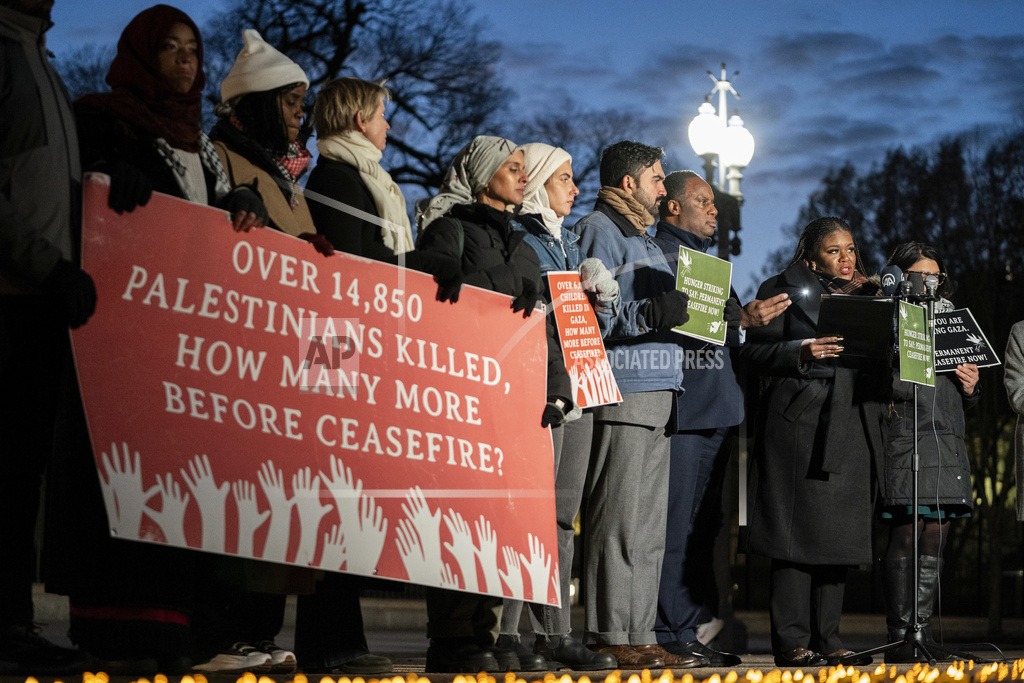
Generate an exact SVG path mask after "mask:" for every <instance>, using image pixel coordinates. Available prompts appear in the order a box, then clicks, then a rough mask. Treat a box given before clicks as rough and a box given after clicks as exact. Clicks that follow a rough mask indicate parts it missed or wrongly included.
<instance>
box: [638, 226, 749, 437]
mask: <svg viewBox="0 0 1024 683" xmlns="http://www.w3.org/2000/svg"><path fill="white" fill-rule="evenodd" d="M654 240H655V241H656V242H657V243H658V244H659V245H661V248H662V250H663V251H664V252H665V258H666V259H668V262H669V263H670V264H672V267H673V270H675V269H677V268H678V261H679V247H681V246H682V247H687V248H688V249H694V250H696V251H700V252H702V253H707V251H708V247H709V246H710V245H711V240H710V239H704V238H701V237H698V236H697V235H694V234H693V233H692V232H687V231H686V230H681V229H679V228H677V227H676V226H674V225H672V224H671V223H666V222H665V221H659V222H658V225H657V232H656V233H655V235H654ZM731 296H734V297H735V296H736V293H735V292H731ZM674 336H675V337H677V338H678V341H679V342H680V344H682V345H683V346H684V348H685V353H684V356H683V368H684V369H683V391H682V392H681V393H680V394H679V396H678V397H677V399H676V412H677V414H678V415H679V431H681V432H683V431H690V430H698V429H717V428H719V427H733V426H735V425H738V424H739V423H740V422H743V389H742V387H741V386H740V381H739V379H738V377H737V373H736V369H735V368H734V367H733V359H732V354H733V351H734V350H735V349H736V348H737V347H738V346H739V344H740V335H739V331H735V332H733V331H732V330H730V331H729V334H728V335H727V337H726V345H725V346H714V345H707V344H691V343H684V340H686V339H688V338H687V337H683V336H682V335H674ZM690 341H695V340H690Z"/></svg>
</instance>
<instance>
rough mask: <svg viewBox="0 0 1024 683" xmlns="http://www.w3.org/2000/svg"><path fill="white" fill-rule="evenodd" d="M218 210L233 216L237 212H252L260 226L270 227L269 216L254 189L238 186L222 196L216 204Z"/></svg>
mask: <svg viewBox="0 0 1024 683" xmlns="http://www.w3.org/2000/svg"><path fill="white" fill-rule="evenodd" d="M217 208H218V209H224V210H225V211H227V212H228V213H229V214H231V215H232V216H234V215H235V214H236V213H237V212H239V211H245V212H246V213H248V212H252V213H254V214H256V217H257V218H259V219H260V223H261V224H262V225H270V214H269V213H267V207H266V205H265V204H264V203H263V197H261V196H260V193H259V192H257V191H256V190H255V189H253V188H251V187H249V186H248V185H239V186H238V187H236V188H235V189H233V190H231V192H228V193H227V194H226V195H224V198H223V199H221V200H220V201H219V202H217Z"/></svg>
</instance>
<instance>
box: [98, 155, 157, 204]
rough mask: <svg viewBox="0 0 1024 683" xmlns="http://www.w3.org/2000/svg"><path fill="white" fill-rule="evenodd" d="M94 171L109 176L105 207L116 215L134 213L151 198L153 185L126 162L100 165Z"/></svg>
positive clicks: (140, 172)
mask: <svg viewBox="0 0 1024 683" xmlns="http://www.w3.org/2000/svg"><path fill="white" fill-rule="evenodd" d="M96 170H97V171H99V172H101V173H106V174H107V175H108V176H110V195H109V196H108V197H107V206H109V207H110V208H111V209H113V210H114V211H117V212H118V213H124V212H125V211H134V210H135V208H136V207H139V206H145V205H146V204H148V203H149V198H150V197H152V196H153V185H152V183H150V182H149V178H147V177H146V176H145V175H144V174H143V173H142V171H140V170H139V169H137V168H135V167H134V166H132V165H131V164H129V163H128V162H126V161H123V160H119V161H112V162H108V163H103V164H100V165H99V166H97V167H96Z"/></svg>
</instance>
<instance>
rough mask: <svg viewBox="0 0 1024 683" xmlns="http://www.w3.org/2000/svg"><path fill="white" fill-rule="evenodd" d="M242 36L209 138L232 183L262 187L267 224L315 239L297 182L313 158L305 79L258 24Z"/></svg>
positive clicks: (224, 83) (223, 85)
mask: <svg viewBox="0 0 1024 683" xmlns="http://www.w3.org/2000/svg"><path fill="white" fill-rule="evenodd" d="M242 38H243V40H244V41H245V46H244V47H243V48H242V50H241V51H240V52H239V53H238V58H237V59H236V60H235V63H234V65H233V66H232V67H231V71H230V72H229V73H228V75H227V77H226V78H225V79H224V81H223V82H222V83H221V86H220V93H221V103H220V104H219V105H217V108H216V110H215V111H216V113H217V116H218V117H220V120H219V121H218V122H217V125H215V126H214V127H213V130H212V131H210V139H211V140H213V142H214V148H215V149H216V150H217V154H218V155H219V156H220V159H221V163H222V164H223V165H224V168H225V170H226V171H227V173H228V178H229V179H230V180H231V183H232V185H233V186H238V185H248V186H250V187H254V189H256V191H257V192H259V193H260V195H261V196H262V198H263V202H264V204H266V206H267V212H268V213H269V214H270V222H269V225H270V226H271V227H274V228H276V229H278V230H281V231H282V232H286V233H288V234H289V235H293V236H301V237H303V238H305V239H308V240H310V241H313V240H314V239H315V230H314V228H313V219H312V217H311V216H310V214H309V208H308V207H307V205H306V201H305V198H304V197H303V195H302V188H301V187H299V184H298V180H299V178H300V177H302V175H303V174H304V173H305V172H306V167H307V166H308V165H309V161H310V159H311V158H312V155H311V154H310V153H309V151H308V150H307V149H306V147H305V138H306V137H307V135H306V133H307V129H306V128H307V127H305V126H303V119H304V118H305V112H304V111H303V103H304V101H305V99H306V89H307V88H308V87H309V79H308V78H307V77H306V74H305V72H304V71H303V70H302V67H300V66H299V65H298V64H296V63H295V62H294V61H293V60H291V59H290V58H289V57H287V56H286V55H284V54H282V53H281V52H280V51H279V50H277V49H276V48H275V47H274V46H272V45H271V44H270V43H268V42H266V41H265V40H263V38H262V37H261V36H260V34H259V32H257V31H256V30H254V29H246V30H244V31H243V32H242ZM321 246H324V245H321ZM327 246H329V245H327Z"/></svg>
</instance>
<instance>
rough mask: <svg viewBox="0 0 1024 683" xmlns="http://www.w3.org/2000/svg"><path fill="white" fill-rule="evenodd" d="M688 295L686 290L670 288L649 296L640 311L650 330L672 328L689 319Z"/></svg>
mask: <svg viewBox="0 0 1024 683" xmlns="http://www.w3.org/2000/svg"><path fill="white" fill-rule="evenodd" d="M689 300H690V297H689V296H688V295H687V294H686V292H680V291H679V290H676V289H670V290H669V291H667V292H665V293H664V294H659V295H658V296H655V297H651V298H650V299H648V301H647V303H646V304H645V305H644V306H642V307H641V309H640V311H641V313H642V315H643V316H644V320H646V321H647V326H648V327H649V328H651V329H652V330H662V329H672V328H673V327H678V326H680V325H682V324H683V323H685V322H686V321H687V320H689V319H690V314H689V313H687V312H686V304H687V302H689Z"/></svg>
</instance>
